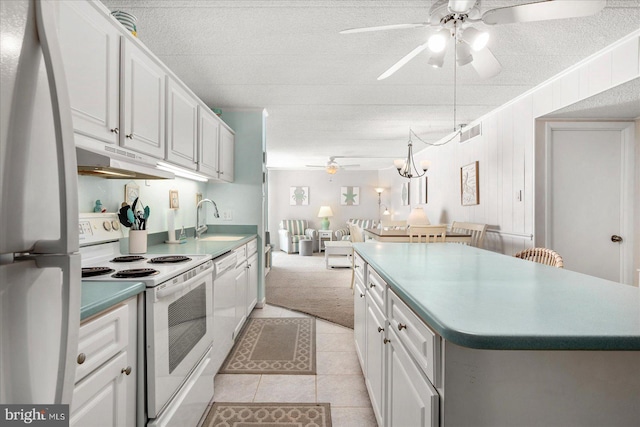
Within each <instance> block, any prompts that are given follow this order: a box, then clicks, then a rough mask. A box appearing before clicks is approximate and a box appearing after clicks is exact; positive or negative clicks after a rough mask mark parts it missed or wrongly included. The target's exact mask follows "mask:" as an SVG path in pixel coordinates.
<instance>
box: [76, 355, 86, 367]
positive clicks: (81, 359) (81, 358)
mask: <svg viewBox="0 0 640 427" xmlns="http://www.w3.org/2000/svg"><path fill="white" fill-rule="evenodd" d="M85 360H87V356H86V355H85V354H84V353H80V354H79V355H78V365H82V364H83V363H84V361H85Z"/></svg>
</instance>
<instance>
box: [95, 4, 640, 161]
mask: <svg viewBox="0 0 640 427" xmlns="http://www.w3.org/2000/svg"><path fill="white" fill-rule="evenodd" d="M528 2H531V0H525V1H521V0H520V1H518V0H515V1H507V0H483V1H482V9H483V10H487V9H492V8H495V7H500V6H506V5H513V4H520V3H528ZM103 3H104V4H105V5H106V6H107V7H108V8H109V9H111V10H116V9H121V10H125V11H127V12H130V13H132V14H134V15H136V16H137V18H138V36H139V38H140V40H142V42H144V43H145V44H146V45H147V46H148V47H149V48H150V49H151V50H152V51H153V52H154V53H155V54H156V55H157V56H158V57H159V58H160V59H161V60H162V61H163V62H164V63H165V64H167V65H168V66H169V68H170V69H171V70H172V71H173V72H174V73H175V74H176V75H177V76H178V77H179V78H181V79H182V80H183V81H184V82H185V83H186V84H187V85H188V86H189V87H190V88H191V89H192V90H193V91H194V92H195V93H196V94H197V95H198V96H199V97H200V98H201V99H202V100H203V101H204V102H205V103H206V104H207V105H209V106H210V107H212V108H221V109H223V110H225V109H249V108H266V109H267V111H268V113H269V118H268V121H267V151H268V167H270V168H291V169H295V168H303V167H304V165H307V164H316V165H322V164H325V163H326V162H327V160H328V158H329V156H337V157H346V158H345V159H342V158H339V159H338V160H339V161H340V162H342V163H359V164H361V165H362V168H363V169H378V168H381V167H386V166H388V165H389V163H390V160H389V159H363V158H360V157H363V156H364V157H368V156H371V157H389V158H394V157H403V156H404V155H405V154H406V141H407V139H408V133H409V128H411V129H413V130H414V131H415V132H416V133H417V134H418V135H419V136H420V137H421V138H422V139H424V140H427V141H437V140H438V139H440V138H442V137H444V136H446V135H447V134H448V133H450V132H451V131H452V130H453V127H454V120H453V114H454V108H453V106H454V96H453V95H454V94H453V88H454V85H453V84H454V69H453V64H452V63H453V61H452V56H453V52H452V48H451V47H450V48H449V51H448V52H447V56H446V57H445V64H444V67H443V68H442V69H433V68H431V67H430V66H428V65H427V59H428V57H427V55H426V54H421V55H420V56H418V57H416V58H415V59H414V60H413V61H411V62H410V63H409V64H407V65H406V66H405V67H404V68H402V69H401V70H400V71H398V72H397V73H395V74H394V75H393V76H391V77H390V78H388V79H386V80H384V81H377V80H376V78H377V76H378V75H380V74H381V73H382V72H383V71H385V70H386V69H387V68H389V67H390V66H391V65H392V64H394V63H395V62H396V61H398V60H399V59H400V58H401V57H403V56H404V55H405V54H407V53H408V52H409V51H411V50H412V49H413V48H415V47H416V46H418V45H419V44H422V43H424V41H426V37H427V35H428V34H429V33H430V30H429V29H428V28H417V29H405V30H394V31H381V32H371V33H361V34H350V35H341V34H338V32H339V31H341V30H343V29H347V28H357V27H368V26H378V25H390V24H398V23H413V22H424V21H427V20H428V11H429V8H430V7H431V5H432V3H433V1H404V0H321V1H311V0H229V1H222V0H211V1H181V0H174V1H166V0H135V1H134V0H126V1H125V0H103ZM639 23H640V0H609V1H608V3H607V7H606V8H605V9H604V10H603V11H602V12H600V13H599V14H598V15H595V16H590V17H586V18H579V19H572V20H554V21H544V22H530V23H522V24H509V25H497V26H491V27H489V26H486V25H484V24H476V26H477V27H478V28H480V27H482V28H485V29H488V31H489V32H490V34H491V39H490V41H489V48H490V49H491V51H492V52H493V54H494V55H495V56H496V58H497V59H498V61H500V63H501V64H502V72H501V73H500V74H498V75H497V76H495V77H493V78H491V79H488V80H480V78H479V77H478V76H477V74H476V73H475V71H474V70H473V69H472V67H471V66H469V65H468V66H465V67H459V68H458V72H457V99H456V105H457V108H456V117H457V119H456V124H460V123H469V122H471V121H472V120H474V119H476V118H478V117H480V116H482V115H483V114H485V113H487V112H489V111H491V110H492V109H494V108H495V107H497V106H499V105H502V104H504V103H505V102H507V101H509V100H511V99H513V98H514V97H516V96H517V95H519V94H521V93H523V92H525V91H527V90H528V89H530V88H532V87H533V86H536V85H537V84H539V83H541V82H543V81H545V80H547V79H548V78H550V77H552V76H553V75H555V74H557V73H559V72H561V71H562V70H564V69H566V68H568V67H569V66H571V65H573V64H575V63H576V62H578V61H580V60H581V59H583V58H585V57H587V56H589V55H591V54H593V53H595V52H597V51H599V50H601V49H603V48H604V47H606V46H608V45H609V44H611V43H613V42H614V41H616V40H618V39H620V38H622V37H623V36H625V35H627V34H629V33H631V32H632V31H634V30H637V29H638V28H639V27H640V24H639ZM637 87H638V86H637V85H636V86H634V88H635V89H637ZM637 99H638V96H637V92H636V100H637ZM626 101H631V102H633V99H632V100H628V99H627V100H626ZM626 101H625V102H626ZM595 102H596V105H592V106H589V107H588V108H589V111H594V109H597V108H598V104H597V101H595ZM595 111H599V112H598V114H603V115H605V114H607V113H606V108H604V109H600V110H595ZM625 111H628V109H627V110H625ZM566 114H568V115H569V116H570V115H571V114H579V111H578V110H569V111H567V112H566ZM563 117H567V116H563ZM607 117H608V116H607ZM417 144H419V143H417ZM420 148H422V147H419V146H418V145H416V149H420ZM352 158H356V159H357V160H353V159H352Z"/></svg>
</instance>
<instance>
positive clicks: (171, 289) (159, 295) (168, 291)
mask: <svg viewBox="0 0 640 427" xmlns="http://www.w3.org/2000/svg"><path fill="white" fill-rule="evenodd" d="M206 276H210V277H211V278H213V269H212V268H207V269H206V270H204V271H202V272H201V273H200V274H198V275H196V276H194V277H192V278H191V279H189V280H187V281H186V282H182V283H178V284H176V285H172V286H167V287H166V288H163V289H158V290H157V291H156V301H159V300H161V299H163V298H166V297H168V296H170V295H173V294H175V293H176V292H180V291H182V290H184V289H187V288H189V287H191V285H192V284H193V283H194V282H197V281H200V279H202V278H203V277H206Z"/></svg>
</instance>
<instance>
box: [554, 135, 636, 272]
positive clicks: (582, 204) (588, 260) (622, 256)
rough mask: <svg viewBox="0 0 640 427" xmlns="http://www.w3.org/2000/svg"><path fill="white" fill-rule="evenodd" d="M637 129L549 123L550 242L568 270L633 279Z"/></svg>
mask: <svg viewBox="0 0 640 427" xmlns="http://www.w3.org/2000/svg"><path fill="white" fill-rule="evenodd" d="M632 129H633V128H632V125H631V124H630V123H548V132H547V183H548V186H547V233H546V242H547V243H546V246H547V247H549V248H551V249H553V250H555V251H556V252H558V253H559V254H560V255H561V256H562V258H563V259H564V268H566V269H568V270H573V271H577V272H580V273H585V274H589V275H592V276H597V277H601V278H604V279H608V280H613V281H616V282H623V283H632V280H633V279H632V276H631V272H632V258H631V252H632V251H631V248H632V247H633V245H632V239H633V236H632V235H633V233H632V223H631V218H632V217H633V215H632V214H633V213H632V209H633V192H632V191H633V190H632V181H633V158H634V156H633V143H632V141H633V139H632V136H633V135H632V132H633V130H632ZM616 236H620V237H621V238H622V241H621V242H618V241H613V240H618V238H617V237H616Z"/></svg>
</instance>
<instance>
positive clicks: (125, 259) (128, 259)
mask: <svg viewBox="0 0 640 427" xmlns="http://www.w3.org/2000/svg"><path fill="white" fill-rule="evenodd" d="M143 259H146V258H145V257H143V256H140V255H126V256H119V257H115V258H114V259H112V260H111V262H134V261H142V260H143Z"/></svg>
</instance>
